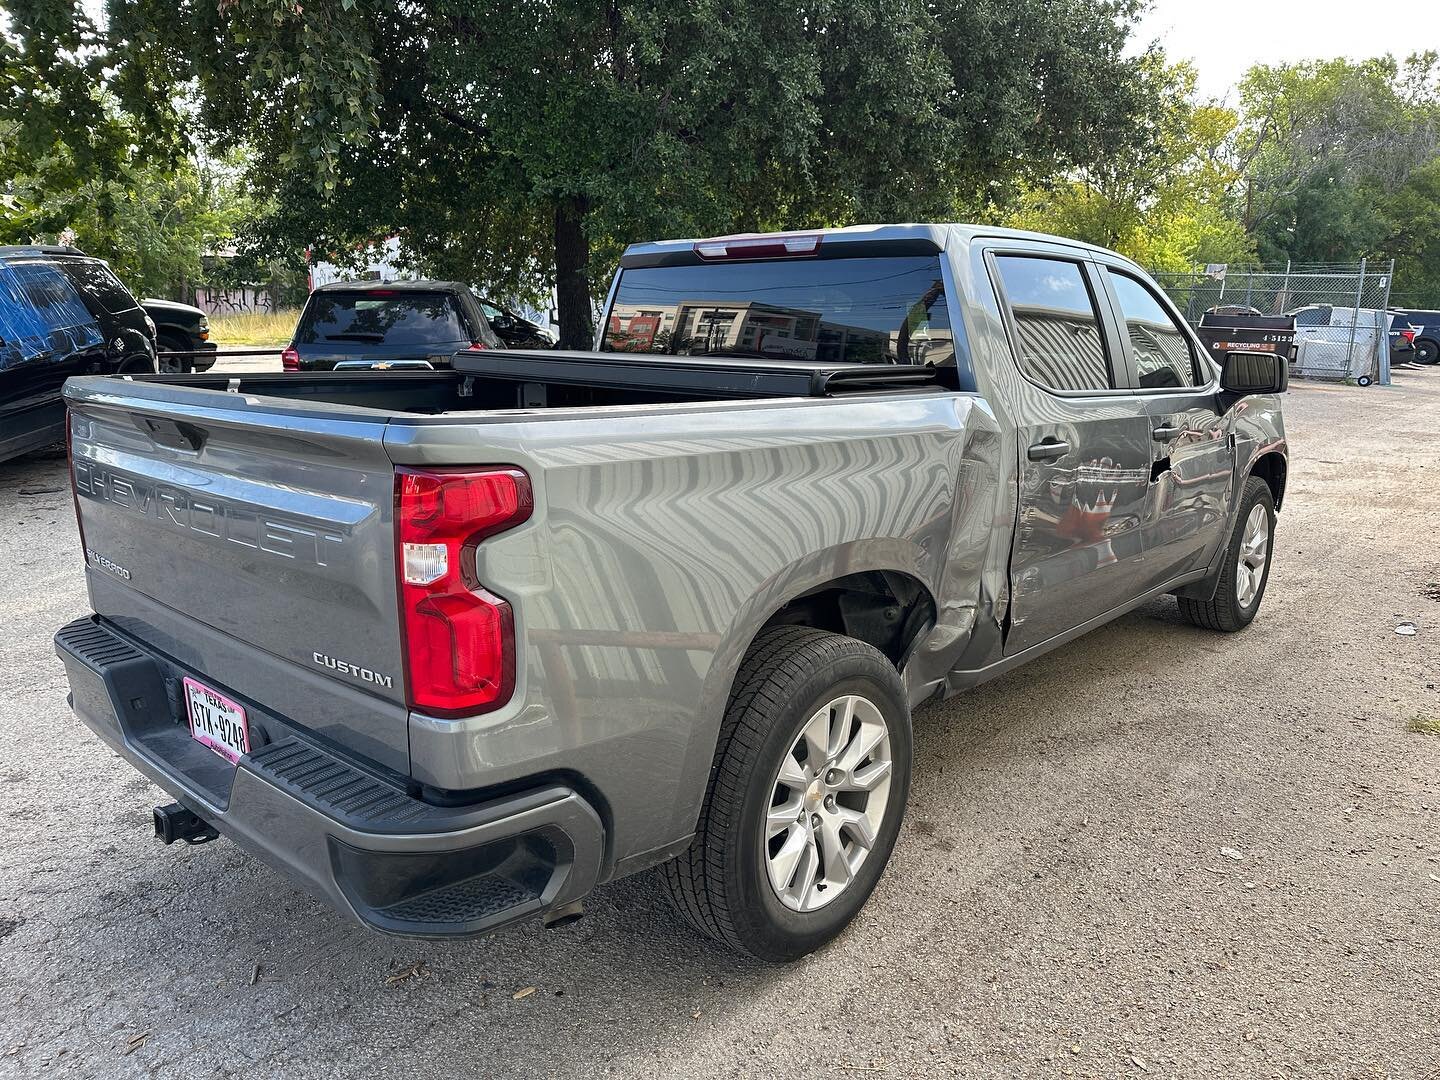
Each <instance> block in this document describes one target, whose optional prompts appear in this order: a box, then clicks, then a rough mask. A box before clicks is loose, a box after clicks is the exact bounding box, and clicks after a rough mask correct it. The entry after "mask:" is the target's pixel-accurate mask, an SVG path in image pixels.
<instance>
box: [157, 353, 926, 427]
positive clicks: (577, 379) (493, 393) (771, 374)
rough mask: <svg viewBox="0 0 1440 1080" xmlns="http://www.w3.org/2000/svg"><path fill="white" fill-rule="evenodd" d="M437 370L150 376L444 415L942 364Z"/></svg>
mask: <svg viewBox="0 0 1440 1080" xmlns="http://www.w3.org/2000/svg"><path fill="white" fill-rule="evenodd" d="M454 365H455V366H454V367H453V368H450V369H443V368H442V369H435V370H429V371H426V370H420V371H413V370H393V371H354V370H351V371H316V372H306V373H293V372H286V373H279V372H274V373H269V372H267V373H261V374H253V375H250V374H247V375H229V374H225V373H214V372H212V373H209V374H203V375H179V376H177V375H142V376H136V377H135V381H137V382H158V383H162V384H166V385H171V386H188V387H194V388H196V389H205V390H228V391H231V392H233V393H241V394H253V395H258V396H262V397H278V398H288V399H292V400H293V399H304V400H309V401H316V402H326V403H329V404H333V405H353V406H357V407H361V408H377V409H385V410H387V411H390V412H410V413H419V414H427V415H444V414H446V413H452V412H477V411H479V412H483V411H490V410H500V409H546V408H552V409H553V408H576V407H584V406H597V405H643V404H667V403H677V402H687V401H710V400H717V399H719V400H724V399H758V398H777V397H838V396H842V395H845V394H857V393H873V392H876V391H886V390H906V389H914V388H919V387H925V386H929V385H933V384H934V383H935V378H936V373H935V369H934V368H930V367H925V366H921V365H902V364H822V363H809V362H803V361H794V362H788V361H774V360H751V359H745V358H740V357H714V356H707V357H677V356H665V357H658V356H651V355H648V354H634V353H614V352H558V351H557V352H549V351H547V352H523V351H514V352H502V351H499V350H491V351H484V352H473V353H471V352H466V353H458V354H456V356H455V360H454Z"/></svg>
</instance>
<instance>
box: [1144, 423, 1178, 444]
mask: <svg viewBox="0 0 1440 1080" xmlns="http://www.w3.org/2000/svg"><path fill="white" fill-rule="evenodd" d="M1150 434H1151V435H1152V436H1154V438H1155V441H1156V442H1173V441H1175V440H1176V439H1178V438H1179V437H1180V436H1181V435H1183V434H1185V429H1184V428H1183V427H1181V426H1180V425H1178V424H1174V425H1172V424H1161V425H1160V426H1159V427H1157V428H1156V429H1155V430H1154V431H1152V432H1151V433H1150Z"/></svg>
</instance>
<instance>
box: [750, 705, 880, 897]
mask: <svg viewBox="0 0 1440 1080" xmlns="http://www.w3.org/2000/svg"><path fill="white" fill-rule="evenodd" d="M893 767H894V761H893V759H892V757H891V752H890V728H889V725H888V724H887V723H886V721H885V716H884V714H883V713H881V711H880V709H879V708H878V707H877V706H876V705H875V703H874V702H872V701H870V700H869V699H868V698H865V697H862V696H860V695H859V694H846V695H843V696H841V697H837V698H835V699H834V700H832V701H831V702H829V703H828V704H826V705H824V706H823V707H821V708H820V709H817V710H816V711H815V713H814V714H813V715H812V716H811V717H810V719H808V720H806V721H805V723H804V724H803V725H802V726H801V728H800V732H799V734H798V735H797V736H796V737H795V741H794V742H793V743H791V745H790V748H789V750H787V751H786V752H785V756H784V757H783V758H782V759H781V762H780V768H779V769H778V770H777V771H776V774H775V779H774V781H773V782H772V783H771V788H770V806H769V809H768V810H767V812H766V816H765V820H764V822H763V824H762V825H761V829H762V833H761V841H762V851H763V852H764V856H765V868H766V871H767V874H768V877H769V879H770V886H771V888H773V889H774V890H775V895H776V896H777V897H778V898H779V900H780V902H781V903H782V904H784V905H785V906H786V907H787V908H790V909H791V910H792V911H814V910H816V909H817V908H821V907H824V906H825V905H826V904H828V903H830V902H831V901H833V900H834V899H835V898H836V897H837V896H839V895H841V894H842V893H843V892H844V891H845V890H846V888H847V887H848V886H849V885H850V883H851V882H852V881H854V879H855V876H856V874H857V873H858V872H859V870H860V867H861V866H862V865H864V862H865V860H866V858H867V857H868V856H869V854H870V852H871V850H872V849H873V848H874V846H875V839H876V836H877V835H878V834H879V832H880V826H881V824H882V822H884V820H885V810H886V808H887V807H888V806H889V803H890V778H891V773H892V771H893Z"/></svg>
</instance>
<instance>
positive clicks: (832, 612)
mask: <svg viewBox="0 0 1440 1080" xmlns="http://www.w3.org/2000/svg"><path fill="white" fill-rule="evenodd" d="M934 621H935V601H934V599H933V598H932V597H931V595H930V590H929V589H927V588H926V587H925V586H924V585H922V584H921V583H920V582H919V581H917V580H916V579H915V578H913V577H911V576H910V575H908V574H903V573H899V572H898V571H891V570H876V571H870V572H867V573H862V574H847V575H846V576H845V577H842V578H836V579H835V580H834V581H829V582H826V583H825V584H824V585H820V586H818V587H816V588H814V589H811V590H809V591H808V592H805V593H803V594H801V595H800V596H797V597H795V598H794V599H793V600H791V601H790V602H789V603H788V604H786V605H785V606H784V607H782V608H781V609H780V610H779V611H777V612H775V614H774V615H772V616H770V618H769V619H768V620H767V621H766V623H765V626H764V627H761V629H762V630H763V629H765V628H767V627H771V626H813V627H814V628H815V629H817V630H828V631H830V632H831V633H834V634H844V635H845V636H846V637H853V638H858V639H859V640H861V641H864V642H867V643H868V644H870V645H873V646H875V648H877V649H879V650H880V651H881V652H882V653H884V654H885V655H886V656H887V657H889V658H890V662H891V663H893V664H894V665H895V666H896V667H897V668H898V667H900V666H901V665H902V664H903V663H904V661H905V658H906V655H907V653H908V652H909V650H910V646H911V645H912V644H913V643H914V642H915V639H916V638H917V637H918V636H919V634H920V632H921V631H922V630H923V629H924V628H925V627H926V626H929V625H930V624H932V623H933V622H934Z"/></svg>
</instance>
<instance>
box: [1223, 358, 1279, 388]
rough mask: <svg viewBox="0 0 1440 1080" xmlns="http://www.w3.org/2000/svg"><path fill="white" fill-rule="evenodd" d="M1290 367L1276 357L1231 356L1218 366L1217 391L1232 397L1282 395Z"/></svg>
mask: <svg viewBox="0 0 1440 1080" xmlns="http://www.w3.org/2000/svg"><path fill="white" fill-rule="evenodd" d="M1289 385H1290V364H1289V362H1288V361H1287V360H1286V359H1285V357H1283V356H1281V355H1280V354H1279V353H1273V352H1231V353H1226V354H1225V359H1224V361H1223V362H1222V363H1221V366H1220V389H1222V390H1226V391H1228V392H1229V393H1232V394H1283V393H1284V392H1285V388H1286V387H1287V386H1289Z"/></svg>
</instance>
